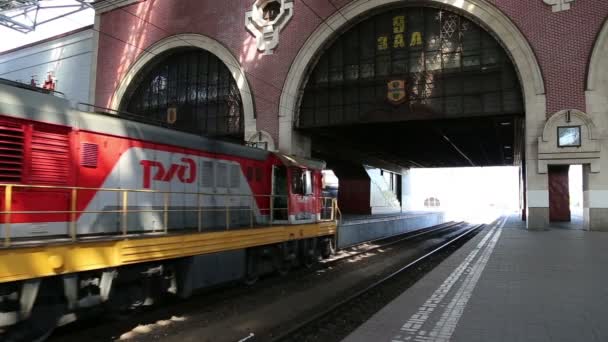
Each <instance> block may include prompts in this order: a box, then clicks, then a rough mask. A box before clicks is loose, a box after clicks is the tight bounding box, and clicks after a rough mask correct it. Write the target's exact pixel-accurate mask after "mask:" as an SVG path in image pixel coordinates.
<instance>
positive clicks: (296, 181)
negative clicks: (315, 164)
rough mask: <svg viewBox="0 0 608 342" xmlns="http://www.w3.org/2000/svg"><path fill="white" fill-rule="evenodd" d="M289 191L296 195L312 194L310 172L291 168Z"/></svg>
mask: <svg viewBox="0 0 608 342" xmlns="http://www.w3.org/2000/svg"><path fill="white" fill-rule="evenodd" d="M291 192H292V193H294V194H297V195H311V194H312V173H311V172H310V171H309V170H302V169H297V168H294V169H292V171H291Z"/></svg>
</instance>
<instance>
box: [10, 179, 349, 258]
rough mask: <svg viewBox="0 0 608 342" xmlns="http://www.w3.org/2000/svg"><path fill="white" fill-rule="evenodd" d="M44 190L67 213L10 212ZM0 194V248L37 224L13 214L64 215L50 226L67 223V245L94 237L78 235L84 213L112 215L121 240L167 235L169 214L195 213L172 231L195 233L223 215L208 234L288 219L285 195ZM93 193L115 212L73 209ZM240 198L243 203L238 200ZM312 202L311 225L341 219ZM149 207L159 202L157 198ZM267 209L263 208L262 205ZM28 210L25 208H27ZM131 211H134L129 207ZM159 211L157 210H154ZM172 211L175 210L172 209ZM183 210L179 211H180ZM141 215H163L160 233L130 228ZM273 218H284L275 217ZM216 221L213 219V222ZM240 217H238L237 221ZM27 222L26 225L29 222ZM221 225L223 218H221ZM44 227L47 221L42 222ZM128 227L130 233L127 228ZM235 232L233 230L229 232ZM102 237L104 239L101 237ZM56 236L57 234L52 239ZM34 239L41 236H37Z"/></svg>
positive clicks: (13, 188)
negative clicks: (191, 221)
mask: <svg viewBox="0 0 608 342" xmlns="http://www.w3.org/2000/svg"><path fill="white" fill-rule="evenodd" d="M32 190H33V191H36V190H39V191H40V192H42V191H44V190H51V191H59V192H61V193H64V194H67V195H69V201H68V203H66V210H14V209H13V200H14V199H15V196H16V195H21V196H24V199H25V200H26V199H27V194H29V193H34V192H33V191H32ZM0 192H4V206H3V210H2V211H0V217H2V218H3V222H2V224H3V226H4V246H5V247H8V246H10V245H11V243H12V241H11V240H12V239H13V238H14V237H12V234H11V233H12V227H11V225H13V224H17V223H24V224H27V223H32V224H35V223H39V221H38V220H31V217H28V218H27V219H26V220H24V219H23V218H21V219H20V220H19V221H21V222H15V221H16V220H14V217H15V216H17V215H66V220H59V221H57V220H56V219H53V220H49V221H50V222H60V223H64V222H67V224H68V229H67V232H66V233H67V234H66V235H65V236H67V237H69V238H70V239H71V241H77V240H78V237H79V236H82V235H87V236H90V235H94V234H91V233H89V234H79V223H78V221H79V218H80V217H81V216H82V215H85V214H97V215H103V214H115V215H117V217H118V222H117V225H118V227H119V231H118V232H114V233H111V234H109V235H111V236H123V237H126V236H127V235H128V234H129V233H130V232H131V233H133V232H137V233H138V234H139V233H143V234H146V233H159V232H163V233H169V230H170V229H173V228H169V226H170V223H171V222H170V216H171V214H172V213H193V214H195V221H196V223H195V227H194V226H187V227H185V226H184V227H174V228H175V229H188V228H190V229H196V231H198V232H202V231H203V230H205V229H207V228H205V218H206V217H207V216H208V215H209V214H208V213H210V212H212V213H218V212H219V213H220V215H222V212H224V214H223V215H225V221H224V223H223V225H218V226H211V227H208V228H209V229H210V230H214V231H216V230H218V229H225V230H228V229H230V228H231V226H233V225H232V223H233V222H232V217H231V216H232V215H235V213H237V214H238V213H240V212H248V213H249V215H248V222H246V223H245V222H243V220H241V222H237V225H238V228H242V227H250V228H253V227H255V226H260V225H274V224H277V223H280V224H285V223H288V218H289V200H288V196H277V195H250V194H232V193H208V192H175V191H162V190H149V189H121V188H88V187H67V186H53V185H24V184H2V183H0ZM86 192H93V194H92V195H89V197H90V198H89V205H90V204H91V203H92V202H93V200H94V199H95V196H96V195H97V194H100V193H107V192H109V193H115V194H116V200H115V202H114V203H105V202H103V201H102V203H100V204H102V205H104V208H106V207H114V208H116V209H103V210H86V208H85V209H83V210H78V199H79V198H80V196H83V193H86ZM139 194H148V195H159V196H162V201H160V202H162V204H160V205H157V204H156V203H146V204H145V206H147V207H149V208H145V209H140V206H138V204H139V203H137V202H136V201H137V198H135V199H133V198H132V197H133V196H137V195H139ZM179 196H182V200H183V202H184V203H185V202H186V197H188V196H189V197H191V199H192V200H193V201H191V202H194V203H193V205H188V206H186V205H183V204H181V205H177V204H175V203H172V199H176V200H177V199H178V198H177V197H179ZM209 198H213V200H214V201H218V199H222V200H219V202H223V203H222V204H221V205H215V206H205V205H204V201H205V199H209ZM231 199H239V203H237V204H238V205H233V203H231ZM242 199H247V200H245V201H242ZM277 199H283V200H282V201H278V202H281V203H280V204H286V205H287V206H285V207H283V206H277V204H279V203H275V201H276V200H277ZM315 199H316V201H312V203H311V204H310V205H311V208H314V210H313V213H312V214H313V217H316V214H315V213H316V212H317V211H318V210H320V211H321V215H320V218H315V219H314V221H315V222H329V221H334V220H336V218H337V217H338V215H340V216H341V214H340V213H339V209H338V206H337V200H336V199H335V198H331V197H316V198H315ZM154 202H159V201H158V199H157V198H155V199H154ZM265 204H266V205H267V206H266V207H264V205H265ZM26 207H27V205H26ZM134 207H135V208H134ZM156 207H160V208H156ZM176 207H178V208H177V209H176ZM179 207H184V208H179ZM145 213H156V214H160V215H161V216H162V223H163V224H162V229H161V230H157V229H155V227H152V228H151V229H150V228H148V229H139V230H138V229H135V230H134V229H132V228H133V227H130V225H129V216H130V214H145ZM277 213H284V214H280V215H277ZM217 218H218V216H216V217H215V218H214V219H216V220H217ZM240 218H242V217H240ZM28 220H30V221H28ZM222 220H223V219H222ZM45 222H46V221H45ZM130 228H131V229H130ZM233 228H236V227H233ZM103 235H104V236H106V235H108V234H107V233H106V232H104V234H103ZM55 236H56V235H55ZM36 238H37V240H39V239H40V238H41V237H36Z"/></svg>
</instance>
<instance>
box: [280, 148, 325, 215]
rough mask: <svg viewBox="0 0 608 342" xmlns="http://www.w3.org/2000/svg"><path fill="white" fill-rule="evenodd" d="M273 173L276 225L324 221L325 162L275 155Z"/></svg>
mask: <svg viewBox="0 0 608 342" xmlns="http://www.w3.org/2000/svg"><path fill="white" fill-rule="evenodd" d="M276 156H277V157H278V159H279V161H280V164H279V165H275V166H274V167H273V171H272V197H273V201H272V203H273V208H272V211H273V221H274V222H281V221H282V222H285V223H289V224H300V223H311V222H315V221H317V220H319V219H321V211H322V207H323V201H322V199H321V198H320V196H321V188H322V174H321V171H322V170H323V169H324V168H325V163H324V162H322V161H317V160H311V159H305V158H300V157H295V156H289V155H285V154H280V153H276Z"/></svg>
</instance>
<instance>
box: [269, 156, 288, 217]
mask: <svg viewBox="0 0 608 342" xmlns="http://www.w3.org/2000/svg"><path fill="white" fill-rule="evenodd" d="M272 195H273V197H272V208H273V212H272V213H271V215H272V220H273V221H287V219H288V217H289V213H288V209H287V208H288V201H287V196H288V194H287V168H286V167H285V166H276V165H275V166H273V167H272Z"/></svg>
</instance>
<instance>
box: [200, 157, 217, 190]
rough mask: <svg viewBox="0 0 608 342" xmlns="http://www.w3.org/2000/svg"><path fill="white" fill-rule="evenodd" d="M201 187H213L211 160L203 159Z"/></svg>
mask: <svg viewBox="0 0 608 342" xmlns="http://www.w3.org/2000/svg"><path fill="white" fill-rule="evenodd" d="M202 172H203V177H202V179H203V180H202V182H203V187H204V188H211V187H213V178H214V176H213V162H212V161H204V162H203V171H202Z"/></svg>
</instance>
